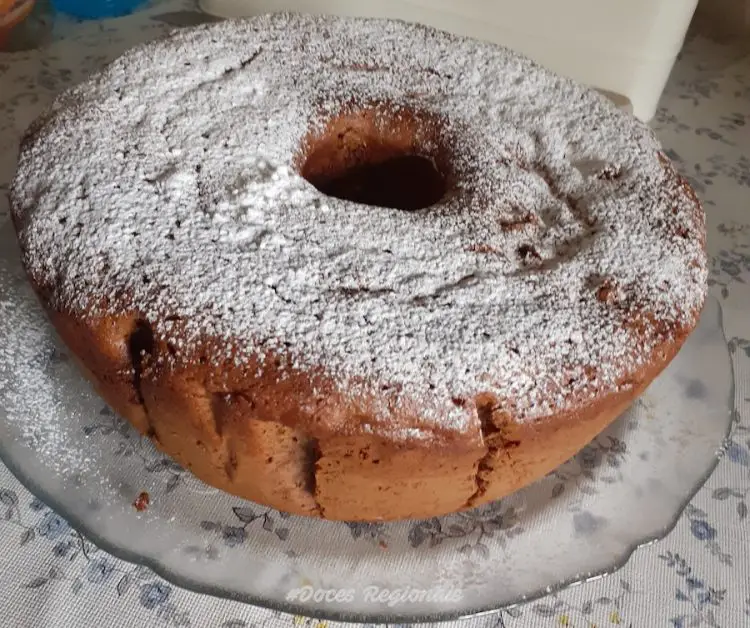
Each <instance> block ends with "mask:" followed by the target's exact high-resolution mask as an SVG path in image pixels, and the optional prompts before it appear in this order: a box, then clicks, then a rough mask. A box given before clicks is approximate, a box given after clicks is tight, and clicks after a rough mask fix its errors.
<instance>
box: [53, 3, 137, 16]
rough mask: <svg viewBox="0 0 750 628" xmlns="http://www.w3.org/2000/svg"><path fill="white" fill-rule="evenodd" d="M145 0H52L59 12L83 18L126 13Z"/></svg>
mask: <svg viewBox="0 0 750 628" xmlns="http://www.w3.org/2000/svg"><path fill="white" fill-rule="evenodd" d="M144 2H145V0H53V1H52V5H53V6H54V7H55V9H56V10H57V11H59V12H60V13H67V14H68V15H71V16H73V17H77V18H80V19H83V20H101V19H104V18H108V17H120V16H121V15H128V14H129V13H132V12H133V11H135V10H136V9H137V8H138V7H140V6H141V5H142V4H144Z"/></svg>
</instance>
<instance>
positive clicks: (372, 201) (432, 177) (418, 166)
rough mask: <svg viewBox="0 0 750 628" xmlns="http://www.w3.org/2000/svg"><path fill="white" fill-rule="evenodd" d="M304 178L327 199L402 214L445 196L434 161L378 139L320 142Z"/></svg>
mask: <svg viewBox="0 0 750 628" xmlns="http://www.w3.org/2000/svg"><path fill="white" fill-rule="evenodd" d="M301 174H302V176H303V177H304V178H305V179H307V181H309V182H310V183H311V184H312V185H314V186H315V187H316V188H317V189H318V190H320V191H321V192H322V193H323V194H325V195H327V196H332V197H334V198H339V199H343V200H346V201H352V202H354V203H361V204H363V205H371V206H375V207H387V208H391V209H401V210H404V211H416V210H418V209H425V208H427V207H430V206H431V205H434V204H435V203H437V202H438V201H440V199H441V198H443V196H444V194H445V190H446V182H445V176H444V175H443V173H442V172H440V170H439V169H438V167H437V165H436V164H435V161H434V160H433V159H431V158H429V157H425V156H423V155H420V154H417V153H415V152H413V150H412V147H408V148H407V147H402V146H399V145H398V144H397V143H395V142H394V143H390V142H387V141H383V140H381V139H379V138H373V137H362V136H361V135H359V134H356V133H346V132H340V133H338V134H335V135H334V136H333V137H328V138H325V139H323V140H321V141H319V142H317V143H316V145H315V146H313V147H312V150H310V151H309V152H308V154H307V158H306V159H305V160H304V163H303V165H302V168H301Z"/></svg>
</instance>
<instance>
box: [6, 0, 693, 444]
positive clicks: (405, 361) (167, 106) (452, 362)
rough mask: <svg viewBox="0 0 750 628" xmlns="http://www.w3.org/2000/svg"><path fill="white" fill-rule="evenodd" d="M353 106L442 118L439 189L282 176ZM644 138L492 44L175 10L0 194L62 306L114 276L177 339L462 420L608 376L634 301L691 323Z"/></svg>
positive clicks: (674, 214)
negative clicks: (409, 192)
mask: <svg viewBox="0 0 750 628" xmlns="http://www.w3.org/2000/svg"><path fill="white" fill-rule="evenodd" d="M370 102H377V103H389V106H390V107H391V110H392V115H398V111H397V109H398V106H404V107H407V108H409V109H414V110H419V111H426V112H429V113H431V114H435V115H437V116H438V117H439V118H440V119H441V120H442V124H443V127H444V128H443V134H444V136H445V138H447V139H446V141H450V143H451V146H452V152H453V160H454V163H453V168H454V170H455V172H456V175H457V177H456V178H457V184H456V186H455V189H454V190H453V191H452V192H451V193H449V194H448V195H447V196H446V197H445V199H443V201H441V202H440V203H439V204H438V205H436V206H434V207H431V208H428V209H426V210H420V211H416V212H404V211H399V210H393V209H383V208H373V207H367V206H364V205H358V204H355V203H351V202H345V201H341V200H338V199H335V198H331V197H326V196H324V195H322V194H321V193H320V192H318V191H317V190H316V189H315V188H314V187H313V186H312V185H311V184H309V183H308V182H307V181H305V180H304V179H303V178H302V177H301V176H300V175H299V174H298V172H297V170H296V169H295V166H294V163H295V162H294V158H295V156H296V155H297V154H298V152H299V149H300V146H301V142H302V140H303V138H304V137H305V136H306V134H307V133H308V132H309V131H310V129H311V128H312V129H315V128H320V127H321V126H322V125H323V124H324V123H325V122H326V121H327V119H328V117H330V116H331V115H335V114H337V113H339V112H340V111H341V110H342V108H343V107H355V108H356V107H357V106H362V105H364V104H366V103H370ZM428 149H429V147H427V150H428ZM658 151H659V146H658V144H657V142H656V140H655V139H654V137H653V135H652V133H651V132H650V131H649V130H648V129H647V128H646V127H644V126H643V125H641V124H640V123H638V122H637V121H635V120H634V119H633V118H631V117H629V116H627V115H626V114H623V113H621V112H619V111H617V110H616V109H615V108H614V107H613V106H612V105H611V104H609V103H608V102H607V101H606V100H605V99H603V98H602V97H600V96H599V95H597V94H595V93H593V92H590V91H588V90H585V89H583V88H581V87H579V86H577V85H575V84H574V83H572V82H570V81H568V80H565V79H563V78H560V77H558V76H556V75H553V74H551V73H549V72H547V71H544V70H542V69H540V68H538V67H536V66H535V65H533V64H532V63H531V62H530V61H528V60H526V59H524V58H522V57H519V56H517V55H515V54H512V53H510V52H508V51H506V50H504V49H501V48H498V47H495V46H492V45H490V44H484V43H479V42H475V41H472V40H466V39H461V38H457V37H453V36H450V35H446V34H443V33H439V32H436V31H433V30H430V29H426V28H423V27H418V26H413V25H408V24H404V23H400V22H392V21H378V20H354V19H343V18H319V17H304V16H294V15H277V16H273V17H268V16H265V17H260V18H254V19H251V20H245V21H239V22H227V23H221V24H215V25H211V26H209V27H202V28H198V29H194V30H187V31H182V32H180V33H178V34H176V35H174V36H173V37H171V38H170V39H167V40H165V41H162V42H158V43H154V44H150V45H148V46H145V47H141V48H138V49H136V50H134V51H132V52H130V53H128V54H126V55H125V56H124V57H122V58H121V59H120V60H118V61H116V62H115V63H114V64H113V65H112V66H110V67H109V68H108V69H106V70H105V71H104V72H103V73H101V74H99V75H97V76H95V77H94V78H92V79H91V80H90V81H89V82H87V83H85V84H84V85H82V86H79V87H77V88H75V89H74V90H72V91H70V92H68V93H66V94H65V95H63V96H62V97H61V98H60V99H58V101H57V103H56V105H55V106H54V107H53V113H52V114H51V115H50V117H49V123H48V124H46V125H44V126H43V127H41V129H39V130H38V131H37V133H36V135H34V136H33V138H32V139H31V140H30V141H29V142H27V143H26V145H25V148H24V151H23V152H22V155H21V158H20V166H19V172H18V175H17V177H16V179H15V181H14V185H13V189H12V204H13V208H14V212H15V215H16V218H17V223H18V224H19V225H20V227H21V230H20V235H21V241H22V244H23V247H24V253H25V262H26V264H27V266H28V267H29V269H30V271H31V272H32V273H33V274H34V276H35V277H36V278H37V279H38V281H40V282H41V283H43V284H44V285H46V286H50V288H53V289H54V297H55V299H56V300H58V301H59V302H60V303H62V304H64V305H65V306H66V307H71V308H74V309H78V310H83V309H85V308H87V307H89V306H90V305H91V301H92V298H91V297H92V295H102V294H103V295H107V296H108V297H110V298H112V299H116V298H117V297H118V295H121V294H123V293H127V294H129V295H131V296H132V299H133V305H134V306H135V309H137V310H138V311H139V312H140V313H141V315H143V316H144V317H145V318H147V319H148V320H149V321H150V322H152V323H153V324H154V325H155V326H156V329H157V331H158V332H159V333H161V334H169V326H168V323H167V322H166V320H165V319H166V318H167V317H169V316H175V315H176V316H179V317H181V318H182V319H183V320H185V321H186V324H187V334H188V338H190V337H196V338H197V337H198V336H201V335H206V334H208V335H212V336H218V337H220V338H226V339H231V340H232V341H233V342H239V343H240V344H241V345H242V346H244V347H245V349H246V351H247V353H252V352H253V351H254V350H257V349H258V348H259V347H260V346H263V347H264V349H271V350H276V351H279V352H284V353H289V354H290V355H291V357H292V358H293V360H294V362H295V366H297V367H299V368H303V369H304V368H309V367H322V368H324V369H325V370H326V371H327V372H328V373H330V374H332V375H333V376H335V377H336V378H337V379H338V380H339V381H340V382H341V385H342V388H344V389H345V388H347V387H348V388H349V389H351V390H353V391H354V392H359V391H361V389H373V390H378V391H379V390H380V389H381V387H382V386H383V385H386V384H387V385H389V386H392V387H393V389H395V390H397V391H398V394H399V395H400V397H399V399H403V400H405V401H404V403H406V402H408V401H409V400H411V401H414V400H416V402H417V403H418V404H419V405H420V406H421V407H423V408H424V420H425V421H426V423H427V424H431V425H438V426H441V427H444V428H446V429H457V430H461V429H466V427H467V426H468V425H469V424H470V423H472V422H474V421H475V420H476V417H475V415H472V412H471V408H472V406H471V404H468V405H465V406H464V405H462V404H460V403H455V400H457V399H472V398H473V397H474V396H475V395H477V394H480V393H484V392H489V393H492V394H493V395H495V396H497V397H498V398H500V399H504V400H512V401H513V412H512V413H513V414H514V416H516V417H517V418H518V419H521V420H525V419H531V418H534V417H538V416H543V415H544V414H547V413H549V412H550V411H552V410H554V409H556V408H560V407H562V406H564V405H565V404H566V403H569V402H570V401H571V399H573V398H574V396H575V395H576V394H579V393H580V394H584V393H587V391H588V390H590V386H591V385H592V382H594V381H595V385H596V389H597V390H599V391H602V390H608V389H609V390H611V389H614V388H615V387H616V386H618V385H619V384H618V382H619V380H620V379H621V378H622V377H623V375H625V374H627V373H628V372H629V371H632V370H633V369H634V368H636V367H637V366H638V364H639V360H643V359H644V358H645V356H646V355H647V354H648V351H649V349H650V347H649V338H648V335H646V337H645V340H644V339H638V343H639V344H636V345H635V346H634V342H636V339H635V338H634V336H633V332H632V331H630V330H629V329H628V328H627V327H626V326H624V325H623V322H624V321H625V320H626V319H627V318H628V317H630V316H632V315H633V314H634V313H635V312H639V311H647V312H649V313H652V314H653V315H654V316H655V318H657V319H661V320H663V321H666V322H667V323H668V324H670V325H674V326H677V327H684V326H686V325H691V324H692V323H693V322H694V320H695V316H696V313H697V311H698V310H699V309H700V306H701V304H702V302H703V299H704V297H705V282H706V264H705V255H704V253H703V250H702V241H701V240H702V229H703V226H702V224H700V223H701V220H700V219H699V218H696V214H695V204H694V201H693V200H692V199H691V198H690V196H689V194H687V193H686V192H685V191H684V190H683V189H681V188H680V187H679V186H677V185H676V183H675V181H673V180H670V179H669V176H670V173H669V171H668V170H665V167H664V166H663V164H662V163H661V162H660V160H659V156H658ZM603 286H604V287H606V288H607V291H608V292H607V294H608V295H611V296H612V298H613V299H615V300H616V301H617V302H618V304H619V307H611V305H610V304H609V303H607V302H606V299H605V300H604V302H603V300H602V298H601V295H602V293H601V291H600V289H601V288H602V287H603ZM180 350H185V351H188V350H189V346H184V344H183V346H182V347H180ZM591 367H593V369H592V368H591ZM394 394H395V393H394ZM387 414H388V404H384V410H383V417H382V418H383V420H384V421H386V420H387Z"/></svg>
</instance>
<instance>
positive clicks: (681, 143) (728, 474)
mask: <svg viewBox="0 0 750 628" xmlns="http://www.w3.org/2000/svg"><path fill="white" fill-rule="evenodd" d="M192 4H193V3H192V2H189V1H188V0H182V1H180V0H176V1H168V2H161V3H157V4H156V6H153V7H152V8H151V9H148V10H146V11H144V12H141V13H139V14H137V15H135V16H132V17H128V18H123V19H120V20H110V21H107V22H99V23H88V24H78V25H67V26H65V27H64V28H63V29H61V28H57V27H56V30H55V31H54V33H53V34H54V35H55V37H54V40H53V42H52V43H51V44H50V45H48V46H45V47H44V48H42V49H38V50H31V51H26V52H16V53H3V54H0V84H1V85H2V90H0V192H2V195H0V225H2V223H4V222H5V221H6V220H7V215H8V212H7V209H8V207H7V190H8V184H9V182H10V179H11V177H12V174H13V169H14V165H15V158H16V147H17V143H18V140H19V137H20V134H21V132H22V131H23V129H24V128H25V127H26V126H27V124H28V123H29V122H31V120H32V119H33V118H34V117H35V116H36V115H37V114H38V113H39V111H40V109H41V108H42V107H43V106H44V105H45V104H46V103H48V102H49V100H50V99H51V97H52V96H53V95H54V94H55V93H57V92H59V91H60V90H61V89H63V88H65V87H67V86H68V85H71V84H73V83H75V82H77V81H79V80H81V79H83V78H84V77H85V76H86V75H88V74H89V73H90V72H92V71H94V70H95V69H97V68H98V67H100V66H101V65H102V64H103V63H105V62H106V61H108V60H109V59H111V58H113V57H114V56H116V55H117V54H119V53H120V52H122V51H123V50H125V49H126V48H128V47H129V46H131V45H133V44H135V43H137V42H139V41H144V40H147V39H150V38H153V37H156V36H158V35H159V34H161V33H163V32H165V31H166V30H168V29H170V28H174V27H181V26H186V25H190V24H191V23H194V22H196V21H199V20H200V19H201V18H200V16H198V14H196V13H192V12H191V10H190V9H191V7H192ZM653 126H654V128H655V129H656V131H657V133H658V135H659V137H660V138H661V140H662V141H663V143H664V145H665V147H666V148H667V149H668V152H669V155H670V156H671V157H672V159H674V161H675V162H676V163H677V164H678V166H679V168H680V170H681V171H682V172H683V173H684V174H685V175H687V176H688V177H689V179H690V180H691V182H692V183H693V185H694V186H695V188H696V190H698V192H699V194H700V195H701V197H702V198H703V200H704V202H705V206H706V212H707V214H708V225H709V240H708V245H709V249H710V253H711V255H712V273H711V284H712V289H713V290H714V292H715V294H716V295H717V296H718V297H719V298H720V299H721V301H722V305H723V308H724V319H725V329H726V334H727V337H728V339H729V345H730V351H731V354H732V359H733V364H734V369H735V377H736V398H735V404H736V406H735V407H736V411H735V427H734V431H733V436H732V440H731V442H730V443H729V445H728V447H727V455H726V456H725V457H724V458H723V460H722V461H721V462H720V464H719V466H718V468H717V470H716V472H715V473H714V474H713V476H712V477H711V478H710V480H709V481H708V483H707V485H706V486H705V487H704V488H703V490H701V491H700V492H699V493H698V495H697V496H696V497H695V499H694V500H693V501H692V503H691V504H690V505H689V506H688V508H687V510H686V511H685V513H684V515H683V517H682V519H681V520H680V522H679V523H678V525H677V527H676V528H675V529H674V531H673V532H672V533H671V534H670V535H669V536H668V537H667V538H666V539H664V540H663V541H661V542H658V543H654V544H652V545H650V546H648V547H645V548H641V549H640V550H638V551H637V552H636V553H635V555H634V556H633V557H632V558H631V560H630V561H629V562H628V564H627V565H626V566H625V567H624V568H623V569H621V570H620V571H618V572H617V573H615V574H613V575H611V576H608V577H605V578H600V579H598V580H595V581H592V582H590V583H587V584H584V585H580V586H576V587H573V588H570V589H568V590H567V591H564V592H562V593H560V594H557V595H553V596H550V597H548V598H546V599H542V600H539V601H536V602H533V603H530V604H528V605H526V606H524V607H519V608H515V609H511V610H508V611H503V612H501V613H499V614H492V615H487V616H484V617H482V618H477V619H473V620H466V621H463V622H453V623H451V624H450V626H456V627H459V626H460V627H461V628H475V627H476V628H480V627H481V628H499V627H507V628H511V627H513V628H520V627H536V626H543V627H547V626H575V627H583V628H604V627H606V626H633V627H639V628H640V627H646V628H648V627H651V626H655V627H656V626H673V627H675V628H683V627H687V626H722V627H727V628H734V627H739V626H750V517H748V508H749V504H750V387H749V386H748V381H750V316H749V315H748V314H749V313H750V286H749V285H748V284H747V283H746V282H748V281H750V41H745V42H742V41H739V40H723V41H722V40H720V39H717V38H716V37H711V36H710V34H708V33H706V32H704V31H703V30H702V29H701V27H700V25H698V26H694V29H693V32H692V33H691V35H690V36H689V38H688V41H687V43H686V45H685V48H684V51H683V53H682V55H681V58H680V60H679V61H678V63H677V66H676V67H675V69H674V72H673V74H672V78H671V80H670V83H669V86H668V87H667V90H666V92H665V94H664V97H663V99H662V103H661V107H660V109H659V112H658V114H657V116H656V118H655V120H654V121H653ZM0 625H2V626H8V627H13V628H21V627H26V626H28V627H32V626H33V627H44V628H47V627H49V628H68V627H69V628H86V627H88V626H96V627H99V626H107V627H108V628H121V627H128V628H146V627H150V626H154V627H162V626H163V627H167V626H194V627H200V628H203V627H206V628H214V627H215V628H250V627H252V626H257V627H266V626H267V627H269V628H276V627H282V626H306V627H311V628H313V627H314V628H324V627H328V628H334V626H343V624H335V623H334V622H326V621H320V620H313V619H306V618H302V617H294V616H290V615H285V614H282V613H278V612H271V611H266V610H263V609H260V608H255V607H252V606H247V605H243V604H240V603H237V602H231V601H226V600H220V599H215V598H211V597H208V596H203V595H198V594H196V593H192V592H189V591H186V590H182V589H180V588H178V587H176V586H173V585H171V584H169V583H167V582H165V581H163V580H161V579H160V578H159V577H157V576H156V575H155V574H153V573H152V572H150V571H149V570H148V569H146V568H144V567H138V566H134V565H130V564H128V563H125V562H123V561H121V560H118V559H116V558H114V557H112V556H110V555H108V554H107V553H106V552H104V551H103V550H100V549H98V548H97V547H96V546H95V545H94V544H92V543H91V542H89V541H88V540H86V539H85V538H84V537H83V536H81V534H79V533H78V532H76V531H75V530H73V529H71V528H70V526H69V525H68V524H67V523H66V522H65V521H64V520H63V519H62V518H61V517H59V516H58V515H57V514H55V513H54V512H53V511H51V510H50V509H49V508H48V507H47V506H45V504H43V503H42V502H40V501H39V500H38V499H36V498H34V496H32V495H31V494H30V493H29V492H28V491H27V490H25V489H24V488H23V487H22V486H21V484H20V483H19V482H18V481H17V480H16V479H15V478H14V477H13V476H12V475H11V473H10V472H9V471H8V470H7V469H6V468H5V467H3V466H2V465H0ZM446 625H448V624H446ZM391 626H393V624H391Z"/></svg>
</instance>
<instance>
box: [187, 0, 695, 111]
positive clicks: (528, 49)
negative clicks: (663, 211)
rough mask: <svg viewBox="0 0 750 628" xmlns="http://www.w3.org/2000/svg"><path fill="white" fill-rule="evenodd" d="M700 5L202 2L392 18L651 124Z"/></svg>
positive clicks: (586, 0)
mask: <svg viewBox="0 0 750 628" xmlns="http://www.w3.org/2000/svg"><path fill="white" fill-rule="evenodd" d="M697 2H698V0H200V3H199V4H200V6H201V8H202V9H203V10H204V11H206V12H207V13H210V14H212V15H218V16H220V17H240V16H247V15H256V14H258V13H265V12H271V11H300V12H305V13H332V14H337V15H353V16H364V17H391V18H400V19H403V20H407V21H412V22H422V23H424V24H429V25H431V26H434V27H436V28H440V29H443V30H448V31H453V32H455V33H458V34H461V35H468V36H470V37H476V38H478V39H486V40H489V41H494V42H497V43H499V44H503V45H505V46H508V47H510V48H513V49H515V50H518V51H520V52H522V53H524V54H526V55H528V56H529V57H531V58H533V59H535V60H536V61H538V62H539V63H541V64H543V65H545V66H547V67H548V68H551V69H552V70H555V71H557V72H559V73H561V74H564V75H567V76H570V77H572V78H574V79H576V80H578V81H580V82H582V83H585V84H587V85H591V86H594V87H598V88H602V89H605V90H609V91H612V92H615V93H618V94H622V95H624V96H625V97H626V98H627V99H629V100H630V101H631V102H632V106H633V112H634V113H635V115H636V116H638V117H639V118H641V119H642V120H649V119H651V118H652V117H653V115H654V113H655V111H656V106H657V102H658V100H659V97H660V96H661V93H662V90H663V89H664V85H665V83H666V80H667V77H668V76H669V72H670V70H671V69H672V65H673V64H674V61H675V58H676V56H677V53H678V52H679V50H680V47H681V46H682V42H683V40H684V38H685V33H686V32H687V28H688V25H689V24H690V19H691V18H692V16H693V13H694V11H695V7H696V4H697Z"/></svg>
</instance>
